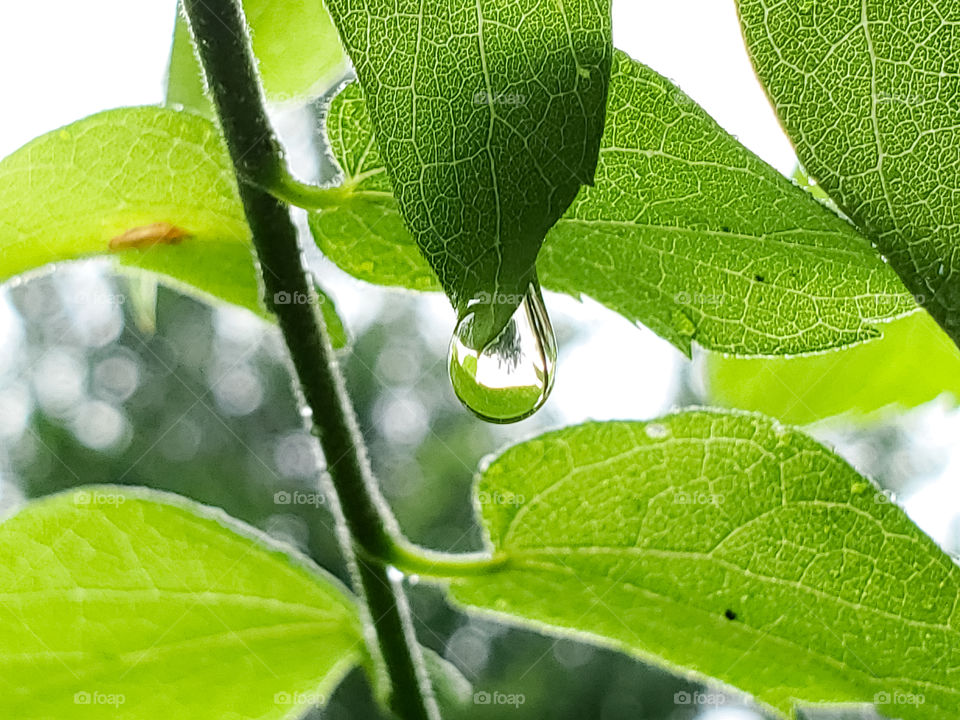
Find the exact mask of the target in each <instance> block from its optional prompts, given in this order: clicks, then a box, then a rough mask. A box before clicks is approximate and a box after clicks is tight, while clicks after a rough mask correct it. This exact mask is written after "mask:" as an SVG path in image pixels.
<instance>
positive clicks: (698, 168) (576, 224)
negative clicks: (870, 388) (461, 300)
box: [310, 53, 915, 355]
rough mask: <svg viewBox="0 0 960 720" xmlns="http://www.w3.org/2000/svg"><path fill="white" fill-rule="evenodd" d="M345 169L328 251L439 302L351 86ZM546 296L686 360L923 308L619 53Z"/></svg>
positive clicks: (702, 117)
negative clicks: (557, 296)
mask: <svg viewBox="0 0 960 720" xmlns="http://www.w3.org/2000/svg"><path fill="white" fill-rule="evenodd" d="M327 130H328V133H329V134H330V138H331V146H332V149H333V152H334V153H335V155H336V156H337V158H338V159H339V161H340V163H341V167H342V168H343V172H344V183H343V186H342V188H341V189H340V192H339V198H338V199H337V200H336V201H332V203H331V206H330V207H329V208H327V209H325V210H323V211H321V212H319V213H314V214H312V215H311V218H310V225H311V228H312V230H313V234H314V238H315V239H316V241H317V244H318V245H319V247H320V249H321V250H322V251H323V252H324V254H326V255H327V256H328V257H329V258H330V259H331V260H333V262H335V263H337V264H338V265H339V266H340V267H341V268H343V269H344V270H346V271H347V272H349V273H351V274H353V275H355V276H356V277H359V278H360V279H363V280H368V281H370V282H379V283H384V284H391V285H401V286H404V287H410V288H415V289H421V290H422V289H429V288H431V287H432V285H431V282H430V270H429V267H428V266H427V264H426V263H425V262H424V261H423V260H422V259H421V258H420V257H419V256H418V254H417V253H416V251H415V247H414V244H413V241H412V240H411V238H410V236H409V234H407V233H406V232H405V231H404V229H403V225H402V223H401V221H400V218H399V216H398V213H397V209H396V203H395V201H394V199H393V197H392V195H391V194H390V182H389V180H388V178H387V175H386V173H385V172H384V170H383V165H382V162H381V156H380V154H379V153H378V151H377V146H376V144H375V142H374V139H373V134H372V131H371V128H370V123H369V120H368V118H367V116H366V115H365V111H364V106H363V103H362V101H361V100H360V97H359V90H358V89H357V88H356V87H352V86H351V87H348V88H346V89H345V90H344V91H343V92H342V93H341V94H340V95H339V96H338V97H337V99H335V100H334V102H333V105H332V107H331V109H330V113H329V117H328V120H327ZM537 268H538V272H539V274H540V278H541V280H542V281H543V285H544V287H546V288H547V289H551V290H558V291H562V292H566V293H569V294H571V295H574V296H576V297H578V296H581V295H587V296H590V297H592V298H593V299H595V300H597V301H599V302H601V303H603V304H604V305H606V306H607V307H609V308H611V309H612V310H616V311H617V312H620V313H621V314H623V315H624V316H625V317H627V318H628V319H630V320H632V321H634V322H640V323H643V324H644V325H646V326H648V327H649V328H651V329H652V330H654V331H655V332H656V333H657V334H659V335H661V336H662V337H664V338H666V339H668V340H670V342H672V343H673V344H674V345H676V346H677V347H678V348H680V349H681V350H682V351H684V352H685V353H688V354H689V352H690V344H691V340H696V341H697V343H698V344H699V345H701V346H703V347H707V348H711V349H715V350H719V351H724V352H730V353H736V354H740V355H778V354H795V353H806V352H813V351H819V350H827V349H831V348H835V347H840V346H843V345H849V344H853V343H857V342H860V341H863V340H868V339H870V338H874V337H877V336H879V335H880V334H881V332H880V327H879V326H878V325H877V323H878V321H881V320H885V319H889V318H891V317H894V316H896V315H900V314H903V313H905V312H907V311H909V310H911V309H913V308H914V307H915V304H914V302H913V300H912V298H910V297H909V296H908V294H907V292H906V290H905V289H904V287H903V285H902V284H901V282H900V281H899V279H898V278H897V276H896V275H895V274H894V272H893V271H892V270H891V269H890V268H889V267H888V266H887V265H886V264H884V263H883V261H882V260H881V259H880V257H879V256H878V255H877V254H876V252H875V251H874V250H873V248H871V246H870V244H869V243H868V242H867V241H866V240H864V239H863V238H862V237H861V236H860V235H858V233H857V232H856V231H855V230H854V229H853V228H852V227H851V226H850V225H849V224H848V223H847V222H845V221H844V220H841V219H840V218H838V217H837V216H836V215H834V214H833V213H832V212H830V211H829V210H828V209H826V208H824V207H823V206H822V205H821V204H820V203H819V202H817V201H816V200H815V199H814V198H812V197H810V195H809V194H808V193H806V192H804V191H803V190H801V189H799V188H798V187H796V186H795V185H794V184H793V183H791V182H790V181H789V180H787V179H786V178H784V177H782V176H781V175H780V174H779V173H777V172H776V171H775V170H774V169H773V168H771V167H769V166H768V165H766V164H765V163H764V162H763V161H761V160H760V159H759V158H757V157H756V156H755V155H753V154H752V153H750V152H749V151H748V150H747V149H746V148H744V147H743V146H742V145H740V144H739V143H738V142H737V141H736V140H735V139H734V138H732V137H730V135H728V134H727V133H725V132H724V131H723V130H722V129H721V128H720V127H719V126H718V125H717V124H716V123H715V122H714V121H713V120H712V119H711V118H710V117H709V116H708V115H707V114H706V113H705V112H704V111H703V110H702V109H700V108H699V107H698V106H697V105H696V104H694V103H693V101H692V100H690V99H689V98H688V97H687V96H686V95H684V94H683V93H682V92H681V91H680V90H678V89H677V88H676V87H674V86H673V85H672V84H671V83H670V82H668V81H667V80H665V79H664V78H662V77H660V76H659V75H657V74H656V73H654V72H653V71H652V70H650V69H648V68H646V67H645V66H643V65H641V64H640V63H637V62H635V61H633V60H631V59H630V58H628V57H627V56H626V55H624V54H622V53H617V55H616V58H615V62H614V72H613V77H612V79H611V85H610V104H609V108H608V114H607V128H606V132H605V134H604V137H603V143H602V147H601V151H600V163H599V165H598V167H597V174H596V185H595V186H594V187H590V188H584V190H583V191H582V192H581V194H580V196H579V197H578V198H577V200H576V201H575V202H574V204H573V206H572V207H571V208H570V209H569V210H568V211H567V213H566V215H565V216H564V217H563V218H561V219H560V221H559V222H558V223H557V224H556V225H555V226H554V228H553V229H552V230H551V231H550V233H549V234H548V235H547V241H546V243H545V244H544V246H543V250H542V251H541V253H540V258H539V261H538V264H537Z"/></svg>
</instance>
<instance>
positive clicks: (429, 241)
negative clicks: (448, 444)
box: [329, 0, 612, 349]
mask: <svg viewBox="0 0 960 720" xmlns="http://www.w3.org/2000/svg"><path fill="white" fill-rule="evenodd" d="M329 6H330V12H331V15H332V16H333V18H334V20H335V21H336V23H337V26H338V27H339V29H340V33H341V36H342V38H343V41H344V45H345V47H346V49H347V52H348V54H349V55H350V57H351V58H352V60H353V62H354V65H355V66H356V69H357V75H358V77H359V80H360V83H361V84H362V85H363V87H364V91H365V96H366V102H367V107H368V109H369V113H370V118H371V120H372V127H373V128H374V134H375V135H376V138H377V142H378V146H379V147H380V149H381V151H382V157H383V160H384V162H385V165H386V168H387V172H388V174H389V175H390V177H391V178H392V180H393V186H394V187H395V188H396V192H397V198H398V200H399V205H400V208H401V211H402V214H403V216H404V218H405V220H406V224H407V226H408V227H409V228H410V229H411V233H412V235H413V237H414V239H415V241H416V243H417V245H418V246H419V247H420V249H421V251H422V252H423V255H424V256H425V257H426V258H427V260H428V262H429V263H430V266H431V267H432V268H433V270H434V271H435V273H436V274H437V276H438V277H439V279H440V283H441V285H442V286H443V288H444V290H445V291H446V293H447V295H448V296H449V297H450V300H451V303H452V304H453V306H454V308H455V309H456V311H457V313H458V316H459V317H464V316H465V315H466V314H467V310H468V307H469V310H470V312H471V313H472V314H473V317H474V321H473V325H472V327H473V333H472V334H473V336H474V337H473V338H472V340H471V341H470V346H471V347H473V348H475V349H479V348H480V347H482V346H483V345H485V344H486V343H487V341H489V340H491V339H492V338H494V337H495V336H496V335H497V334H499V332H500V330H501V329H502V328H503V327H504V325H506V323H507V321H508V320H509V319H510V317H511V316H512V315H513V312H514V310H516V308H517V306H518V305H519V304H520V301H521V299H522V297H523V295H524V293H525V292H526V289H527V287H528V286H529V285H530V283H531V282H532V281H534V280H535V279H536V272H535V262H536V257H537V252H538V250H539V249H540V245H541V243H542V242H543V238H544V235H545V234H546V232H547V230H549V229H550V227H551V226H552V225H553V224H554V222H556V220H557V218H559V217H560V215H561V214H562V213H563V212H564V211H565V210H566V209H567V207H568V206H569V204H570V202H571V201H572V200H573V198H574V197H575V196H576V194H577V191H578V190H579V189H580V186H581V185H583V184H585V183H589V182H591V180H592V178H593V174H594V169H595V167H596V163H597V150H598V147H599V143H600V136H601V133H602V130H603V120H604V109H605V107H606V99H607V84H608V80H609V75H610V59H611V55H612V47H611V42H610V7H609V2H594V1H593V0H565V1H564V2H541V0H519V1H517V0H515V1H514V2H510V3H503V2H499V1H498V0H478V2H476V3H468V4H465V3H462V2H454V1H452V0H427V1H426V2H423V1H421V0H329ZM544 68H549V72H546V73H545V72H544Z"/></svg>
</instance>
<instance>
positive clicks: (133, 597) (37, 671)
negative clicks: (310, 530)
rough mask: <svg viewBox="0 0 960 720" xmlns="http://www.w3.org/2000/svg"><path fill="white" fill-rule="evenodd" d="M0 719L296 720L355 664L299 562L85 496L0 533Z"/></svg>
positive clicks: (352, 628) (334, 592) (179, 506)
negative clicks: (2, 617) (0, 587)
mask: <svg viewBox="0 0 960 720" xmlns="http://www.w3.org/2000/svg"><path fill="white" fill-rule="evenodd" d="M0 586H2V587H3V592H2V594H0V613H2V614H3V616H4V621H3V623H2V624H0V667H2V668H3V672H2V673H0V688H2V690H0V717H4V718H17V720H51V719H52V718H86V719H89V720H101V719H103V720H154V719H157V720H166V719H168V718H185V717H191V718H193V717H196V718H201V717H205V718H228V717H229V718H235V719H236V720H247V719H249V720H254V719H256V720H271V719H277V720H279V719H280V718H294V717H299V716H300V715H301V714H302V713H303V712H304V711H305V710H306V709H307V708H308V707H309V706H310V705H312V704H314V703H315V702H318V701H319V702H322V700H323V698H324V697H325V696H326V695H327V694H328V693H330V692H331V691H332V690H333V688H334V687H336V685H337V684H338V682H339V681H340V679H341V678H342V677H343V676H344V675H345V674H346V672H347V671H348V670H349V669H350V668H351V667H352V666H353V665H354V664H355V663H356V662H358V661H359V660H360V659H361V658H362V657H363V653H364V649H363V648H364V646H363V640H362V637H363V635H362V627H361V623H360V620H359V617H358V613H357V608H356V607H355V605H354V604H353V602H352V601H351V599H350V598H349V597H348V596H347V593H346V591H345V590H344V589H343V588H342V587H341V586H340V585H339V584H338V583H337V582H336V581H335V580H334V579H333V578H331V577H330V576H328V575H326V574H325V573H323V572H322V571H321V570H320V569H319V568H317V567H315V566H312V565H310V564H309V563H308V561H307V560H306V559H304V558H298V557H293V556H291V555H290V554H289V553H287V552H285V551H281V550H279V549H276V548H274V547H271V546H270V545H269V544H268V542H267V540H266V539H265V538H263V537H260V536H258V535H256V531H254V530H253V529H252V528H249V527H246V526H242V525H240V523H238V522H236V521H234V520H231V519H230V518H228V517H227V516H225V515H224V514H223V513H221V512H219V511H215V510H212V509H210V508H205V507H203V506H200V505H197V504H195V503H192V502H190V501H187V500H185V499H183V498H179V497H177V496H173V495H166V494H162V493H157V492H152V491H146V490H136V489H130V488H121V487H110V486H104V487H99V486H98V487H86V488H82V489H78V490H72V491H69V492H67V493H64V494H60V495H56V496H53V497H49V498H45V499H43V500H39V501H36V502H33V503H31V504H29V505H27V506H26V507H25V508H24V509H23V510H21V511H20V512H19V513H18V514H17V515H15V516H14V517H12V518H11V519H9V520H6V521H5V522H4V523H3V524H0Z"/></svg>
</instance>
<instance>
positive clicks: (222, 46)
mask: <svg viewBox="0 0 960 720" xmlns="http://www.w3.org/2000/svg"><path fill="white" fill-rule="evenodd" d="M184 8H185V10H186V14H187V17H188V19H189V21H190V25H191V29H192V32H193V37H194V41H195V43H196V46H197V48H198V50H199V55H200V59H201V62H202V65H203V67H204V72H205V74H206V77H207V85H208V87H209V88H210V90H211V92H212V95H213V99H214V104H215V106H216V109H217V114H218V115H219V117H220V123H221V126H222V128H223V133H224V136H225V138H226V141H227V147H228V149H229V151H230V156H231V158H232V160H233V164H234V168H235V170H236V174H237V183H238V185H239V188H240V198H241V200H242V201H243V207H244V212H245V214H246V218H247V222H248V224H249V225H250V230H251V233H252V236H253V245H254V248H255V250H256V254H257V258H258V259H259V263H260V273H261V278H262V281H263V288H262V289H263V292H264V299H265V301H266V305H267V307H268V308H269V309H270V310H271V311H272V312H273V313H274V314H275V315H276V316H277V320H278V322H279V326H280V330H281V332H282V333H283V337H284V340H285V341H286V344H287V347H288V348H289V351H290V357H291V359H292V361H293V366H294V369H295V371H296V376H297V378H298V379H299V385H300V389H301V390H302V393H303V398H304V400H305V402H306V406H307V407H308V408H309V409H310V410H311V412H312V431H313V433H314V434H315V435H317V437H318V438H319V439H320V444H321V446H322V448H323V453H324V457H325V458H326V461H327V470H328V473H329V476H330V480H331V482H332V485H333V488H334V490H335V493H334V494H335V496H336V498H335V499H336V501H337V505H338V506H339V511H340V512H339V514H340V515H342V523H343V525H345V530H346V532H341V533H340V534H341V537H343V545H344V548H343V549H344V553H345V555H346V556H347V559H348V563H349V564H350V565H351V567H352V569H353V570H354V572H355V575H356V577H357V580H358V586H359V587H358V590H359V592H360V593H361V595H362V596H363V599H364V600H365V603H366V607H367V609H368V611H369V614H370V616H371V617H370V619H371V621H372V624H373V628H374V631H375V634H376V639H377V645H378V646H379V650H380V654H379V657H377V659H376V662H377V664H378V666H379V668H378V670H379V672H378V673H377V674H378V675H380V674H383V672H382V671H384V670H385V676H386V679H387V681H388V683H389V690H388V696H389V702H390V706H391V707H392V709H393V710H394V712H395V713H396V714H397V715H398V716H399V717H401V718H403V719H404V720H431V719H433V718H439V713H438V711H437V709H436V703H435V701H434V700H433V696H432V693H431V691H430V687H429V683H428V682H427V681H426V677H425V671H424V669H423V659H422V657H421V655H420V649H419V646H418V645H417V644H416V642H415V641H414V640H413V632H412V626H411V622H410V615H409V608H408V607H407V604H406V598H405V597H404V596H403V594H402V590H401V589H400V588H399V586H398V585H396V584H394V583H392V582H391V581H390V578H389V576H388V574H387V563H386V562H385V561H384V560H383V559H382V558H386V557H389V555H390V553H391V551H392V549H393V548H394V547H395V543H394V541H393V539H392V537H393V535H395V534H398V533H397V531H396V527H395V521H394V519H393V517H392V515H391V514H390V512H389V509H388V508H387V506H386V503H385V502H384V501H383V498H382V497H381V496H380V493H379V490H378V488H377V486H376V483H375V481H374V479H373V477H372V475H371V473H370V470H369V467H368V463H367V460H366V455H365V450H364V446H363V441H362V439H361V436H360V433H359V430H358V428H357V423H356V418H355V416H354V412H353V407H352V405H351V402H350V398H349V396H348V395H347V392H346V390H345V388H344V383H343V378H342V376H341V374H340V370H339V368H338V366H337V364H336V360H335V358H334V356H333V351H332V349H331V346H330V342H329V338H328V336H327V331H326V327H325V325H324V322H323V318H322V316H321V315H320V313H319V312H318V311H317V308H316V307H315V304H313V303H310V302H301V303H289V302H287V303H283V302H278V301H277V300H278V299H279V298H281V297H283V298H298V297H299V298H310V297H313V293H312V292H311V287H310V283H309V281H308V275H307V269H306V268H305V267H304V262H303V255H302V252H301V248H300V245H299V241H298V237H297V231H296V228H295V227H294V225H293V223H292V222H291V219H290V214H289V210H288V208H287V207H286V206H285V205H284V204H282V203H281V202H280V201H279V200H277V199H276V198H275V197H273V196H272V195H270V194H269V193H267V192H266V191H264V190H263V189H262V188H263V187H264V186H267V187H269V186H271V185H272V184H274V183H275V181H276V180H277V179H278V178H281V177H283V176H285V174H286V167H285V164H284V161H283V158H282V153H281V148H280V143H279V141H278V140H277V139H276V137H275V135H274V134H273V131H272V128H271V127H270V123H269V121H268V119H267V115H266V112H265V110H264V107H263V98H262V94H261V90H260V85H259V82H258V80H257V76H256V72H255V70H254V60H253V56H252V53H251V50H250V40H249V37H248V35H247V29H246V24H245V21H244V17H243V11H242V9H241V7H240V5H239V3H238V0H185V2H184ZM373 654H374V655H375V656H376V653H373Z"/></svg>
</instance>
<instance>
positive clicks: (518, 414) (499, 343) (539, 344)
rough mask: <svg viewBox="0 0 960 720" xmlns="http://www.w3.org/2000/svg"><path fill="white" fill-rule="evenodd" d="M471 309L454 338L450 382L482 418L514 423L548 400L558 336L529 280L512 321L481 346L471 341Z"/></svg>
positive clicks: (459, 325) (536, 287) (537, 290)
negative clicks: (475, 347)
mask: <svg viewBox="0 0 960 720" xmlns="http://www.w3.org/2000/svg"><path fill="white" fill-rule="evenodd" d="M473 317H474V316H473V313H471V312H468V313H467V314H466V315H465V316H464V317H463V319H461V320H460V322H459V323H458V324H457V329H456V330H455V331H454V335H453V340H451V342H450V381H451V382H452V383H453V389H454V391H455V392H456V393H457V397H458V398H460V401H461V402H462V403H463V404H464V405H466V407H467V408H469V409H470V410H472V411H473V412H474V413H475V414H476V415H477V416H479V417H480V418H482V419H484V420H487V421H488V422H493V423H511V422H516V421H517V420H523V419H524V418H527V417H530V416H531V415H532V414H533V413H535V412H536V411H537V410H539V409H540V407H541V406H542V405H543V404H544V403H545V402H546V401H547V398H548V397H549V395H550V390H551V388H552V387H553V379H554V370H555V368H556V363H557V339H556V336H555V335H554V334H553V327H552V326H551V325H550V318H549V317H548V316H547V311H546V308H545V307H544V305H543V296H542V295H541V294H540V288H539V287H538V286H536V285H535V284H531V285H530V288H529V289H528V290H527V294H526V295H525V296H524V299H523V302H522V303H520V306H519V307H518V308H517V311H516V312H515V313H514V314H513V317H512V318H510V322H508V323H507V325H506V327H504V328H503V330H502V331H501V332H500V334H499V335H498V336H497V337H496V338H494V339H493V340H492V341H490V342H489V343H487V345H486V346H484V348H483V350H481V351H479V352H478V351H477V350H474V349H473V348H471V347H470V345H469V344H468V343H467V340H468V338H469V337H470V335H471V332H470V331H471V324H472V323H473Z"/></svg>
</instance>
